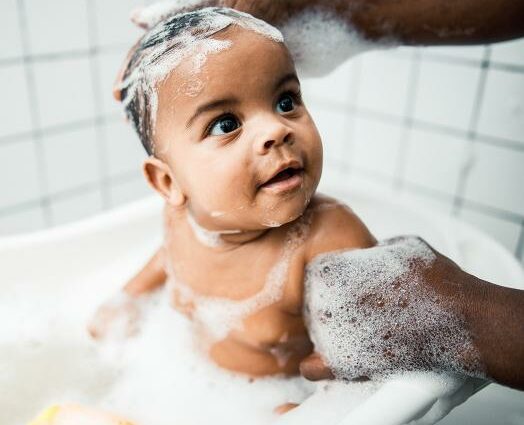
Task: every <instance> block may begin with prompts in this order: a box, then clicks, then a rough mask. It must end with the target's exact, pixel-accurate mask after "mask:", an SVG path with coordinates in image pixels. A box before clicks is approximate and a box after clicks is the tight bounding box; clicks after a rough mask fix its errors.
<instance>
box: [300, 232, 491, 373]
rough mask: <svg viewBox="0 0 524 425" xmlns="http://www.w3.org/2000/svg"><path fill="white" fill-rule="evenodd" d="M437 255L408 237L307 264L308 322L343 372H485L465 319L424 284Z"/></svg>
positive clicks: (332, 362) (323, 351)
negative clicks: (320, 318)
mask: <svg viewBox="0 0 524 425" xmlns="http://www.w3.org/2000/svg"><path fill="white" fill-rule="evenodd" d="M435 259H436V257H435V254H434V253H433V251H432V250H431V249H430V248H429V246H428V245H427V244H425V243H424V242H423V241H422V240H421V239H419V238H416V237H407V238H405V239H399V240H397V241H396V243H395V244H392V243H391V241H383V242H380V243H379V244H378V245H377V246H375V247H373V248H368V249H361V250H351V251H345V252H335V253H327V254H322V255H319V256H318V257H316V258H315V259H314V260H313V261H312V262H311V263H310V264H308V265H307V267H306V274H305V306H306V307H307V308H306V309H305V310H304V314H305V317H306V323H307V326H308V329H309V332H310V336H311V338H312V340H313V343H314V344H315V349H316V351H318V352H319V353H321V354H322V355H323V356H324V357H325V359H326V362H327V364H328V366H330V367H331V369H332V370H333V372H334V374H335V376H336V377H337V378H340V379H342V378H347V379H353V378H355V377H356V376H368V377H370V378H373V379H379V380H380V379H384V378H385V377H386V376H389V375H391V374H394V373H399V372H403V371H411V370H418V371H428V370H433V371H439V372H451V373H459V374H476V375H475V376H479V377H482V376H484V370H483V367H482V364H481V362H480V356H479V354H478V351H477V350H476V349H475V347H474V345H473V343H472V339H471V336H470V335H469V333H468V331H467V328H466V326H465V324H464V321H463V319H462V318H461V317H460V316H458V315H457V314H455V313H453V312H452V311H451V309H450V308H449V306H448V305H447V304H446V303H445V302H444V301H443V300H442V299H440V298H439V296H438V295H437V294H436V293H434V292H433V291H432V290H431V289H429V288H427V287H426V286H424V285H423V284H422V283H423V281H422V277H421V271H423V270H424V268H425V267H428V266H430V265H431V264H432V262H433V261H434V260H435ZM326 270H329V273H326ZM326 311H329V312H330V313H331V315H330V317H329V320H325V319H326V318H325V312H326ZM320 316H323V317H324V320H319V317H320ZM464 353H467V356H465V355H464ZM466 357H467V359H466ZM348 358H349V359H352V360H351V361H347V359H348Z"/></svg>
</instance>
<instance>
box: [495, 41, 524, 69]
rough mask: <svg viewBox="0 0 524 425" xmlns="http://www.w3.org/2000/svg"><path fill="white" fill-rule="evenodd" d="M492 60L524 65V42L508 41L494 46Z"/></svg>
mask: <svg viewBox="0 0 524 425" xmlns="http://www.w3.org/2000/svg"><path fill="white" fill-rule="evenodd" d="M491 60H492V61H493V62H499V63H505V64H511V65H524V40H523V39H520V40H514V41H507V42H505V43H499V44H496V45H494V46H493V48H492V53H491Z"/></svg>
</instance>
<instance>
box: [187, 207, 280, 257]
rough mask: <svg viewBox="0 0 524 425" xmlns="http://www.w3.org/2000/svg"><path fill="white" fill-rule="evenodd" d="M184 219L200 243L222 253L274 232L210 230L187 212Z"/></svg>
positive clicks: (259, 230) (264, 230)
mask: <svg viewBox="0 0 524 425" xmlns="http://www.w3.org/2000/svg"><path fill="white" fill-rule="evenodd" d="M184 218H185V220H186V221H187V223H188V224H189V226H190V227H191V230H192V232H193V234H194V236H195V237H196V239H197V240H198V241H199V242H200V243H202V244H203V245H205V246H208V247H209V248H213V249H219V250H221V251H223V250H231V249H235V248H238V247H240V246H242V245H245V244H247V243H250V242H253V241H255V240H257V239H259V238H261V237H263V236H264V235H266V234H267V233H268V232H269V231H270V230H272V229H256V230H209V229H206V228H204V227H202V226H201V225H200V224H199V223H198V222H197V221H196V219H195V218H194V217H193V215H192V214H191V213H190V212H189V211H187V210H186V211H185V214H184Z"/></svg>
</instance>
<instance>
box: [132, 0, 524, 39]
mask: <svg viewBox="0 0 524 425" xmlns="http://www.w3.org/2000/svg"><path fill="white" fill-rule="evenodd" d="M209 6H218V7H231V8H234V9H237V10H240V11H242V12H247V13H251V14H252V15H254V16H256V17H258V18H260V19H264V20H265V21H267V22H269V23H271V24H273V25H276V26H278V27H280V26H282V25H283V24H285V23H286V22H287V21H288V20H289V19H290V18H291V17H293V16H296V15H298V14H299V13H300V12H303V11H305V10H312V9H319V8H320V9H322V10H324V11H325V12H328V13H331V14H332V15H334V16H336V17H338V18H340V19H341V20H342V21H345V22H346V23H347V24H348V26H347V30H348V31H354V30H356V31H357V32H358V33H360V35H362V36H363V37H364V38H366V39H368V40H380V39H386V40H388V42H389V43H388V44H391V42H392V41H394V40H396V41H397V42H398V43H399V44H411V45H447V44H485V43H490V42H496V41H502V40H508V39H512V38H517V37H522V36H524V2H523V1H522V0H461V1H460V2H457V1H449V0H398V1H390V0H329V1H327V0H171V1H165V2H163V3H160V4H158V5H153V6H150V7H148V8H144V9H142V10H141V12H140V11H137V12H136V13H135V14H134V15H133V20H134V21H135V22H136V23H137V24H139V25H140V26H142V27H144V28H147V27H149V26H150V25H152V24H154V23H156V22H158V20H159V18H158V19H154V17H155V16H157V17H160V18H161V17H162V16H166V15H168V14H170V13H175V12H185V11H190V10H195V9H198V8H202V7H209ZM323 41H324V42H325V41H326V40H323ZM327 44H329V43H327ZM338 47H339V48H340V47H341V46H338ZM328 48H329V46H328Z"/></svg>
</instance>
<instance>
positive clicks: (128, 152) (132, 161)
mask: <svg viewBox="0 0 524 425" xmlns="http://www.w3.org/2000/svg"><path fill="white" fill-rule="evenodd" d="M104 143H105V151H106V153H107V162H108V168H109V176H110V177H113V176H118V175H120V174H123V173H128V172H130V171H136V170H140V169H141V166H142V163H143V162H144V159H146V157H147V154H146V151H145V150H144V148H143V147H142V144H141V143H140V139H139V138H138V136H137V135H136V133H135V132H134V130H133V129H132V127H131V125H129V124H128V123H126V122H124V121H123V120H117V121H112V122H109V123H107V124H106V126H105V141H104Z"/></svg>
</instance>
